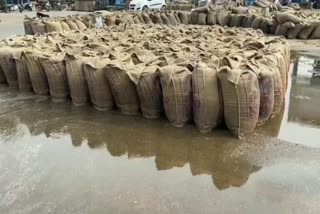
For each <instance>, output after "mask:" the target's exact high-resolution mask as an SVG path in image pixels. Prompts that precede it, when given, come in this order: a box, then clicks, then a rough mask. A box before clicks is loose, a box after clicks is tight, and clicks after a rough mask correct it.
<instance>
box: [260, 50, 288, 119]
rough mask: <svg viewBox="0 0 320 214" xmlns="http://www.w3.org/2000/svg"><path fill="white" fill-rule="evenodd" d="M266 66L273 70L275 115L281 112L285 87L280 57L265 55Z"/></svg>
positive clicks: (273, 113)
mask: <svg viewBox="0 0 320 214" xmlns="http://www.w3.org/2000/svg"><path fill="white" fill-rule="evenodd" d="M265 60H266V66H268V68H269V70H270V71H271V72H273V83H274V92H273V94H274V104H273V111H272V116H275V115H277V114H279V113H280V111H281V107H282V104H283V100H284V93H285V91H284V89H283V86H282V84H283V83H282V80H281V75H280V69H279V68H280V67H279V65H278V59H277V57H276V56H274V55H267V56H265Z"/></svg>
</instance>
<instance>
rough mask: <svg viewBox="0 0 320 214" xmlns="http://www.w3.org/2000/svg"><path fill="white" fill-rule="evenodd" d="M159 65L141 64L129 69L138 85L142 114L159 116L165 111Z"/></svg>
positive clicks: (150, 116)
mask: <svg viewBox="0 0 320 214" xmlns="http://www.w3.org/2000/svg"><path fill="white" fill-rule="evenodd" d="M158 68H159V67H158V66H156V65H151V66H146V65H144V64H139V65H136V66H134V67H133V68H132V69H129V70H128V72H127V73H128V75H129V77H130V79H131V81H132V82H134V84H135V85H136V88H137V92H138V96H139V100H140V107H141V111H142V115H143V116H144V117H146V118H159V117H160V115H161V114H162V112H163V102H162V90H161V84H160V74H159V71H158Z"/></svg>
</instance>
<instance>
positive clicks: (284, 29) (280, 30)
mask: <svg viewBox="0 0 320 214" xmlns="http://www.w3.org/2000/svg"><path fill="white" fill-rule="evenodd" d="M293 27H294V24H293V23H292V22H285V23H283V24H280V25H278V27H277V30H276V33H275V34H276V35H277V36H286V35H287V33H288V31H289V30H290V29H291V28H293Z"/></svg>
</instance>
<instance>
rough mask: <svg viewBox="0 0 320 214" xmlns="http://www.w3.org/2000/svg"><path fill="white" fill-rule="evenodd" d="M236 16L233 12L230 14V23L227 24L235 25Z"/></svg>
mask: <svg viewBox="0 0 320 214" xmlns="http://www.w3.org/2000/svg"><path fill="white" fill-rule="evenodd" d="M236 17H237V15H234V14H231V19H230V24H229V26H230V27H234V26H235V25H234V24H235V21H236Z"/></svg>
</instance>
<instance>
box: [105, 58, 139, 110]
mask: <svg viewBox="0 0 320 214" xmlns="http://www.w3.org/2000/svg"><path fill="white" fill-rule="evenodd" d="M132 68H133V63H132V62H122V61H120V60H113V61H111V62H110V63H108V64H107V66H106V72H105V75H106V77H107V79H108V82H109V84H110V86H111V89H112V93H113V96H114V99H115V101H116V104H117V107H118V108H119V109H120V111H121V112H122V113H124V114H128V115H134V114H138V113H139V108H140V105H139V98H138V94H137V90H136V87H135V85H134V83H133V82H132V81H131V79H130V77H129V75H128V74H127V71H128V70H129V69H132Z"/></svg>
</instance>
